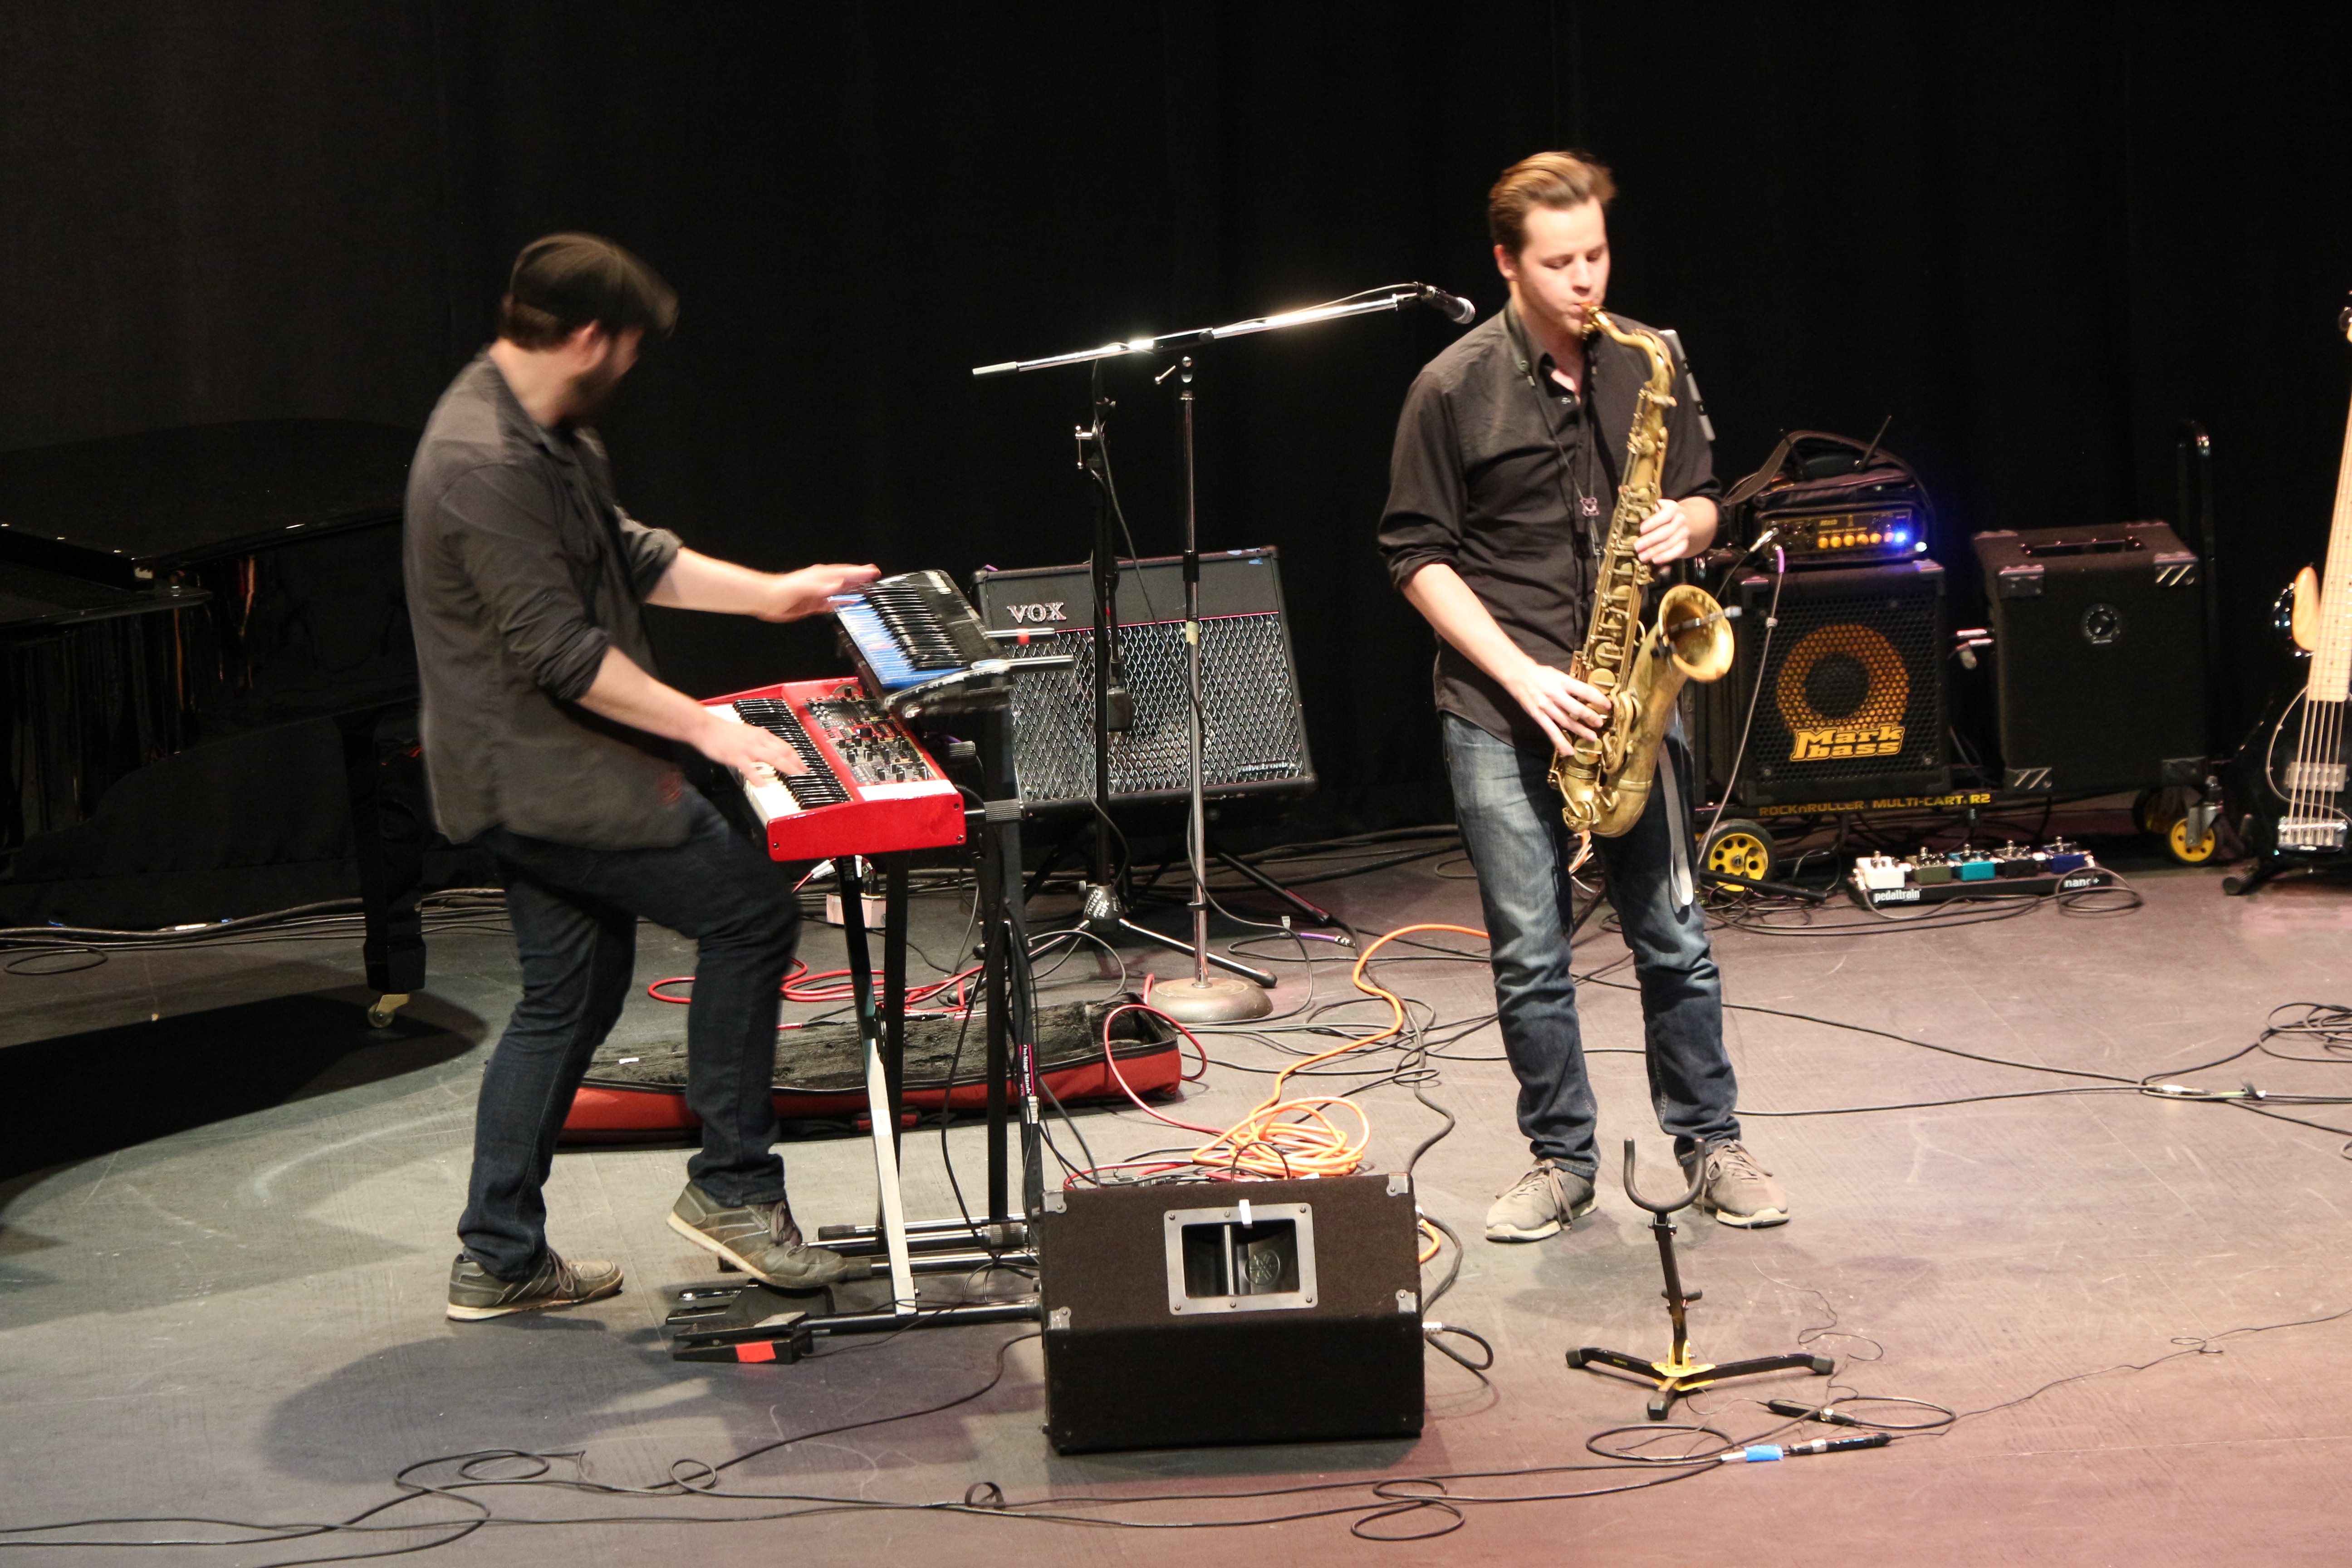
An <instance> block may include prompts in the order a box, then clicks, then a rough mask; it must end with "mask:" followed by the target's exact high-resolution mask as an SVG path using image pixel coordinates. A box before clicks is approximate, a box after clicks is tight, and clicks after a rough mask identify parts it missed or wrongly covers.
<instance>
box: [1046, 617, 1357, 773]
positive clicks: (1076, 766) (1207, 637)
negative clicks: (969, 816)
mask: <svg viewBox="0 0 2352 1568" xmlns="http://www.w3.org/2000/svg"><path fill="white" fill-rule="evenodd" d="M1201 633H1202V642H1201V705H1202V752H1201V782H1202V788H1203V789H1204V790H1206V791H1208V792H1210V793H1213V794H1217V793H1223V794H1232V793H1234V792H1235V791H1236V790H1240V789H1244V788H1250V787H1254V786H1264V785H1269V784H1272V785H1282V784H1288V785H1290V786H1291V787H1293V788H1297V787H1300V786H1303V785H1304V784H1307V783H1309V782H1311V780H1312V779H1313V776H1314V775H1313V773H1312V770H1311V769H1310V767H1309V765H1308V763H1307V737H1306V731H1305V729H1304V727H1303V725H1302V724H1301V722H1300V716H1299V704H1298V693H1297V689H1296V688H1295V684H1294V681H1293V679H1292V676H1291V670H1292V668H1293V665H1292V661H1291V657H1290V638H1289V636H1288V634H1287V632H1286V630H1285V629H1284V626H1283V620H1282V617H1281V616H1279V615H1273V614H1267V615H1244V616H1217V617H1215V618H1213V619H1209V620H1204V621H1202V625H1201ZM1118 637H1119V647H1120V648H1121V650H1122V651H1123V653H1124V655H1125V662H1126V666H1127V684H1128V689H1129V690H1130V691H1132V692H1133V693H1134V694H1135V727H1134V728H1133V729H1131V730H1129V731H1127V732H1126V733H1124V734H1114V735H1113V736H1112V737H1111V747H1110V785H1111V793H1112V794H1113V795H1181V794H1182V793H1183V792H1184V791H1185V790H1186V789H1187V788H1188V787H1189V784H1190V778H1189V774H1188V773H1187V770H1186V749H1187V745H1188V740H1187V736H1188V733H1189V727H1190V721H1189V718H1188V715H1187V711H1186V710H1187V708H1188V706H1189V700H1188V698H1187V695H1186V690H1185V684H1186V672H1185V657H1184V628H1183V626H1182V624H1181V622H1175V621H1155V622H1146V623H1144V624H1142V625H1140V626H1121V627H1120V628H1119V633H1118ZM1094 641H1095V639H1094V634H1093V633H1092V632H1091V631H1065V632H1064V633H1063V634H1062V635H1061V636H1059V637H1055V638H1054V639H1053V640H1052V641H1051V642H1049V643H1043V644H1033V645H1031V646H1030V647H1026V648H1020V649H1014V650H1012V651H1013V657H1014V658H1016V659H1017V658H1021V657H1024V656H1027V657H1036V656H1040V655H1048V654H1054V655H1058V654H1067V655H1071V656H1073V657H1074V658H1075V659H1076V662H1075V663H1074V664H1072V665H1070V666H1068V667H1066V668H1055V669H1041V670H1038V671H1036V672H1035V673H1034V674H1024V675H1021V676H1019V677H1018V678H1017V679H1015V680H1014V681H1013V736H1014V741H1013V751H1014V754H1015V757H1016V759H1017V762H1018V766H1019V771H1020V776H1021V798H1022V800H1023V802H1024V804H1026V805H1031V806H1041V805H1057V804H1063V803H1068V802H1076V801H1083V800H1086V799H1087V798H1089V797H1090V796H1091V795H1093V794H1094V774H1095V763H1094V679H1095V647H1094Z"/></svg>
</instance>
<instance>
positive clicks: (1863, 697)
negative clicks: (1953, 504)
mask: <svg viewBox="0 0 2352 1568" xmlns="http://www.w3.org/2000/svg"><path fill="white" fill-rule="evenodd" d="M1931 570H1932V569H1931ZM1741 587H1742V590H1743V592H1742V595H1741V597H1742V600H1743V604H1744V611H1745V613H1744V614H1743V616H1742V617H1741V619H1740V621H1739V623H1738V637H1739V643H1740V647H1739V655H1740V658H1739V663H1740V668H1741V670H1742V673H1743V675H1744V676H1745V677H1746V679H1745V680H1744V681H1743V683H1742V684H1743V686H1744V687H1745V690H1744V691H1743V692H1742V697H1743V699H1744V697H1745V694H1746V691H1752V690H1754V689H1756V687H1755V685H1754V684H1753V683H1755V682H1760V683H1761V685H1762V688H1763V690H1762V700H1760V701H1759V702H1758V703H1757V705H1756V727H1755V731H1754V734H1753V736H1752V737H1751V739H1750V740H1749V742H1748V761H1747V768H1746V771H1745V779H1746V783H1745V784H1744V785H1743V788H1742V790H1741V795H1742V797H1743V798H1744V799H1748V800H1750V801H1757V802H1779V801H1798V800H1825V799H1834V798H1838V797H1840V796H1845V795H1865V794H1869V793H1871V792H1872V791H1873V790H1874V789H1884V790H1887V791H1903V792H1906V793H1907V792H1915V791H1917V790H1920V789H1923V788H1941V787H1943V785H1944V784H1945V783H1947V782H1948V775H1947V774H1946V773H1945V772H1944V770H1945V766H1946V756H1947V752H1946V745H1947V741H1946V735H1945V731H1946V724H1947V719H1946V713H1945V694H1944V679H1943V678H1944V671H1943V668H1942V658H1943V652H1944V640H1945V639H1944V606H1943V595H1942V591H1941V590H1942V582H1941V574H1940V573H1934V574H1932V575H1930V574H1927V573H1922V572H1921V571H1920V570H1919V569H1918V568H1917V567H1916V566H1914V565H1912V564H1909V563H1905V564H1902V565H1894V566H1887V567H1878V568H1864V569H1861V570H1857V571H1850V572H1836V573H1813V574H1793V573H1792V574H1790V577H1789V579H1788V583H1787V585H1786V588H1785V589H1784V591H1783V595H1782V598H1781V602H1780V612H1779V614H1780V626H1778V628H1777V629H1776V630H1774V631H1773V633H1772V637H1771V651H1770V656H1769V659H1768V660H1767V661H1766V663H1765V664H1764V667H1763V668H1761V669H1759V668H1757V666H1756V659H1757V656H1758V653H1759V650H1760V648H1761V647H1762V641H1763V632H1764V625H1763V621H1764V616H1765V613H1766V610H1767V609H1768V607H1769V605H1770V595H1771V591H1770V584H1769V581H1768V580H1763V579H1755V578H1751V579H1748V580H1747V581H1745V582H1743V583H1742V584H1741Z"/></svg>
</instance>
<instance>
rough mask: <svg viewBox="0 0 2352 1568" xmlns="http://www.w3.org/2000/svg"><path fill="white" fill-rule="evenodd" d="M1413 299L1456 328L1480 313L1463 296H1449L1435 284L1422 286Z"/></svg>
mask: <svg viewBox="0 0 2352 1568" xmlns="http://www.w3.org/2000/svg"><path fill="white" fill-rule="evenodd" d="M1413 298H1414V299H1416V300H1420V301H1421V302H1422V303H1423V304H1424V305H1426V306H1428V307H1429V308H1430V309H1431V310H1435V311H1436V312H1437V313H1438V314H1439V315H1441V316H1444V318H1445V319H1446V320H1447V321H1452V322H1454V324H1455V325H1456V326H1460V325H1463V324H1465V323H1466V322H1467V321H1469V320H1470V318H1471V317H1473V316H1475V315H1476V314H1477V313H1478V307H1477V306H1475V305H1474V304H1472V303H1471V302H1470V301H1469V300H1465V299H1464V298H1463V297H1462V296H1461V295H1459V294H1448V293H1447V292H1446V291H1445V290H1444V289H1440V288H1437V287H1435V286H1434V285H1433V284H1428V283H1423V284H1422V285H1421V286H1420V289H1419V290H1418V291H1417V292H1416V293H1415V294H1414V295H1413Z"/></svg>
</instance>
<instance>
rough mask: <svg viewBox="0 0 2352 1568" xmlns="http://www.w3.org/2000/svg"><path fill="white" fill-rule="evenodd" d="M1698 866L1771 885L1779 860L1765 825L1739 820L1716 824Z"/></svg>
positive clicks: (1701, 852) (1704, 846) (1703, 847)
mask: <svg viewBox="0 0 2352 1568" xmlns="http://www.w3.org/2000/svg"><path fill="white" fill-rule="evenodd" d="M1698 858H1699V864H1700V865H1702V866H1704V867H1706V868H1707V869H1708V870H1710V871H1716V872H1720V873H1721V874H1722V875H1724V876H1727V877H1745V878H1747V879H1748V880H1749V881H1751V882H1769V881H1770V880H1771V879H1772V869H1773V865H1774V862H1775V860H1776V859H1777V857H1776V856H1775V854H1774V853H1773V848H1772V835H1771V834H1770V833H1769V832H1767V831H1766V830H1765V828H1764V826H1763V824H1761V823H1757V822H1746V821H1741V820H1739V819H1738V818H1733V819H1731V820H1729V821H1726V822H1719V823H1717V824H1716V826H1715V830H1714V831H1713V832H1711V833H1709V834H1708V835H1707V836H1706V843H1705V844H1704V845H1702V846H1701V847H1700V848H1699V857H1698Z"/></svg>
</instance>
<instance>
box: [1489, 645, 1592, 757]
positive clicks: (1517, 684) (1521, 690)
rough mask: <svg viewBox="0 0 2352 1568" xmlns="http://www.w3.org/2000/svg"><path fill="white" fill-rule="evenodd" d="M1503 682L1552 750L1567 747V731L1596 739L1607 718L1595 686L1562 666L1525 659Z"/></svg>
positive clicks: (1580, 736) (1562, 750) (1565, 749)
mask: <svg viewBox="0 0 2352 1568" xmlns="http://www.w3.org/2000/svg"><path fill="white" fill-rule="evenodd" d="M1503 684H1504V686H1505V688H1506V689H1507V690H1508V691H1509V692H1510V694H1511V695H1512V697H1514V698H1515V699H1517V701H1518V704H1519V706H1520V707H1522V708H1524V709H1526V710H1528V717H1529V718H1531V719H1533V720H1534V721H1536V723H1537V724H1538V726H1540V727H1541V728H1542V730H1543V732H1544V734H1545V735H1546V736H1547V737H1548V738H1549V740H1550V741H1551V744H1552V750H1554V751H1556V752H1565V751H1567V750H1568V749H1569V746H1570V742H1569V736H1570V735H1574V736H1577V737H1579V738H1580V739H1582V740H1587V741H1591V740H1595V739H1597V738H1598V737H1599V736H1600V734H1601V726H1602V725H1603V724H1605V723H1607V722H1608V721H1609V699H1608V698H1607V697H1605V696H1603V695H1602V694H1601V690H1600V689H1599V688H1598V687H1594V686H1588V685H1586V684H1585V683H1584V682H1583V681H1581V680H1579V679H1576V678H1575V677H1574V676H1572V675H1570V674H1569V673H1568V672H1567V671H1566V670H1562V669H1554V668H1551V667H1550V666H1549V665H1544V664H1538V663H1537V662H1536V661H1535V660H1533V659H1529V660H1528V662H1527V667H1526V668H1524V669H1521V670H1520V671H1518V672H1517V674H1515V675H1513V676H1512V677H1510V678H1509V679H1507V680H1505V681H1504V683H1503Z"/></svg>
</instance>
